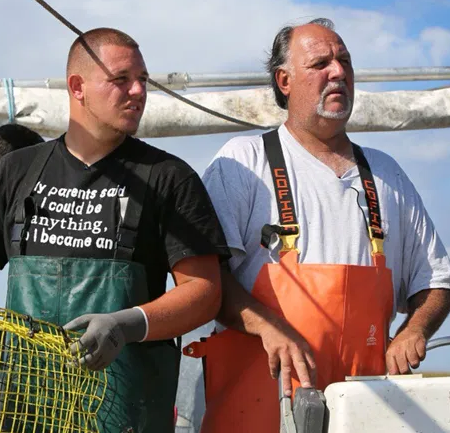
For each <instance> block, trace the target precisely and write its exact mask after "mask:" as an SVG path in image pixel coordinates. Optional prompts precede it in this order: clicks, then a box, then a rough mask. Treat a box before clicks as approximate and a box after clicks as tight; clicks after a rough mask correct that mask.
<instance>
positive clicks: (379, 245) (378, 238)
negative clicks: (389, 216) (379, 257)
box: [369, 226, 384, 255]
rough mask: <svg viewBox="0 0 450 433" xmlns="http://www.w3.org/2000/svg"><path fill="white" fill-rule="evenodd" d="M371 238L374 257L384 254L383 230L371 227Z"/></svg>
mask: <svg viewBox="0 0 450 433" xmlns="http://www.w3.org/2000/svg"><path fill="white" fill-rule="evenodd" d="M369 238H370V242H371V244H372V255H374V254H384V249H383V244H384V233H383V230H382V229H380V228H378V227H372V226H370V227H369Z"/></svg>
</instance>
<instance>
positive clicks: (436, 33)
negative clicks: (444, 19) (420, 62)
mask: <svg viewBox="0 0 450 433" xmlns="http://www.w3.org/2000/svg"><path fill="white" fill-rule="evenodd" d="M420 39H421V41H422V42H423V44H424V45H426V46H428V47H429V52H430V58H431V60H432V62H433V64H435V65H442V64H443V63H444V61H445V59H447V58H448V56H449V54H450V31H448V30H446V29H443V28H440V27H431V28H427V29H425V30H423V31H422V33H421V34H420Z"/></svg>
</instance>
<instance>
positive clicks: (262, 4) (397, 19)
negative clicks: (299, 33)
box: [0, 0, 450, 78]
mask: <svg viewBox="0 0 450 433" xmlns="http://www.w3.org/2000/svg"><path fill="white" fill-rule="evenodd" d="M52 6H53V7H54V8H55V9H57V10H58V11H59V12H61V13H62V14H63V15H64V16H66V17H67V18H68V19H69V20H71V21H72V22H73V24H74V25H75V26H77V27H78V28H80V29H81V30H87V29H89V28H92V27H98V26H110V27H117V28H120V29H122V30H124V31H125V32H127V33H129V34H130V35H132V36H134V37H135V38H136V39H137V40H138V42H139V43H140V45H141V47H142V51H143V53H144V56H145V58H146V61H147V64H148V67H149V70H150V71H154V72H163V71H164V72H171V71H190V72H218V71H223V72H226V71H243V70H247V71H248V70H262V69H263V61H264V59H265V51H266V50H267V49H269V48H270V45H271V42H272V39H273V37H274V35H275V33H276V31H277V30H278V29H279V28H281V27H282V26H283V25H285V24H286V23H293V22H305V21H307V20H309V19H311V18H316V17H318V16H327V17H330V18H332V19H333V20H334V21H335V23H336V26H337V29H338V31H339V32H340V33H341V34H342V36H343V38H344V40H345V41H346V43H347V45H348V46H349V48H350V50H351V51H352V54H353V58H354V61H355V65H356V66H357V67H386V66H391V67H393V66H423V65H428V64H430V62H431V63H433V64H435V65H438V64H444V63H445V61H448V59H449V54H450V49H449V47H450V44H448V37H449V34H450V33H449V32H448V31H447V30H445V29H441V28H428V29H423V31H422V34H421V35H420V36H415V37H410V36H408V32H407V28H408V24H409V23H408V21H407V17H405V16H404V15H401V14H399V15H398V16H397V15H395V14H393V13H392V12H390V13H381V12H377V11H369V10H364V9H361V8H360V9H351V8H348V7H341V6H336V5H335V4H332V3H331V2H330V3H308V2H304V3H294V2H293V1H292V0H245V1H243V0H227V1H225V0H209V1H208V2H205V1H204V0H190V1H189V2H187V1H185V0H172V1H166V2H160V1H156V0H134V1H133V2H127V1H125V0H78V1H67V0H54V1H52ZM2 15H3V16H5V15H9V16H10V18H11V19H9V20H6V22H5V23H4V25H2V27H1V28H0V36H1V37H2V40H7V41H8V50H4V51H3V52H2V65H5V68H6V70H7V71H8V73H7V74H6V75H7V76H14V77H17V76H21V77H25V76H26V77H28V78H34V77H42V76H44V75H43V74H45V76H55V75H56V74H57V75H59V76H62V75H63V71H64V66H65V57H66V54H67V50H68V48H69V46H70V43H71V42H72V40H73V39H74V37H75V35H74V34H73V33H71V32H70V31H69V30H68V29H66V28H64V27H63V25H62V24H60V23H58V22H57V21H56V19H55V18H53V17H52V16H51V15H50V14H48V13H47V12H46V11H45V10H43V9H42V8H41V7H40V6H39V5H37V4H36V3H33V2H29V1H27V0H15V1H14V2H12V1H10V2H9V5H8V8H7V9H6V10H4V11H3V13H2ZM17 16H20V17H21V20H20V24H21V25H20V27H18V26H17V23H18V21H17V20H16V19H14V17H17ZM430 47H431V48H430ZM429 50H431V51H430V52H431V54H430V55H429V54H428V51H429Z"/></svg>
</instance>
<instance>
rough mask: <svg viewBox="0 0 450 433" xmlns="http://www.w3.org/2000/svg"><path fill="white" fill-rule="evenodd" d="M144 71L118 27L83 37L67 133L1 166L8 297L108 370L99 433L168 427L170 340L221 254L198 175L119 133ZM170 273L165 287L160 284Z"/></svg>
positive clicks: (135, 112) (130, 116)
mask: <svg viewBox="0 0 450 433" xmlns="http://www.w3.org/2000/svg"><path fill="white" fill-rule="evenodd" d="M147 77H148V72H147V68H146V65H145V62H144V59H143V57H142V54H141V52H140V50H139V46H138V44H137V43H136V42H135V41H134V40H133V39H132V38H131V37H130V36H128V35H126V34H125V33H123V32H121V31H119V30H115V29H109V28H99V29H94V30H91V31H89V32H86V33H85V34H83V35H82V36H80V37H78V38H77V39H76V40H75V41H74V43H73V45H72V47H71V49H70V51H69V56H68V62H67V87H68V91H69V100H70V120H69V128H68V131H67V133H66V134H64V135H62V136H61V137H59V138H58V139H56V140H53V141H50V142H48V143H45V144H42V145H37V146H34V147H29V148H27V149H21V150H18V151H16V152H12V153H11V154H10V155H7V156H5V157H4V158H3V159H2V160H1V163H0V237H1V239H2V242H1V245H0V268H2V267H3V266H4V265H5V264H6V263H7V262H9V264H10V266H9V278H8V295H7V306H8V307H9V308H11V309H13V310H15V311H18V312H20V313H22V314H27V315H31V316H32V317H34V318H38V319H43V320H46V321H49V322H52V323H56V324H59V325H64V324H66V329H85V330H86V331H85V332H84V334H83V335H82V336H81V338H80V340H79V341H78V342H77V343H74V344H73V346H72V351H73V353H74V355H78V356H80V363H81V364H85V365H86V366H87V367H89V368H91V369H93V370H99V369H103V368H105V367H108V366H109V367H108V369H107V373H108V389H107V395H106V398H105V401H104V403H103V405H102V407H101V409H100V411H99V412H98V413H97V417H96V418H97V421H96V422H97V423H98V425H99V428H100V432H102V433H103V432H105V433H106V432H108V433H123V432H125V431H126V432H136V433H137V432H140V433H150V432H161V433H166V432H167V433H168V432H173V406H174V402H175V394H176V388H177V380H178V367H179V357H180V352H179V348H177V347H176V345H175V342H174V337H177V336H180V335H182V334H184V333H186V332H188V331H190V330H191V329H194V328H196V327H197V326H199V325H201V324H203V323H205V322H208V321H209V320H211V319H212V318H213V317H214V316H215V315H216V314H217V311H218V310H219V307H220V299H221V289H220V268H219V260H218V259H219V257H221V256H223V257H227V256H228V252H227V251H228V249H227V247H226V245H225V239H224V236H223V232H222V230H221V228H220V225H219V223H218V220H217V218H216V215H215V212H214V209H213V207H212V204H211V202H210V200H209V198H208V195H207V193H206V191H205V189H204V187H203V184H202V182H201V180H200V178H199V177H198V176H197V174H196V173H195V172H194V171H193V170H192V169H191V168H190V167H189V166H188V165H187V164H186V163H185V162H183V161H181V160H180V159H179V158H177V157H175V156H173V155H170V154H168V153H166V152H163V151H161V150H159V149H156V148H155V147H152V146H149V145H148V144H146V143H144V142H142V141H139V140H137V139H135V138H133V137H131V135H133V134H135V133H136V131H137V129H138V126H139V122H140V119H141V117H142V114H143V112H144V108H145V102H146V97H147V90H146V82H147ZM169 272H170V273H171V274H172V276H173V278H174V280H175V283H176V287H175V288H174V289H173V290H171V291H170V292H168V293H166V280H167V275H168V273H169ZM67 322H69V323H67ZM80 352H81V354H80ZM30 410H31V409H30ZM39 419H41V418H39ZM14 422H17V423H18V422H19V421H17V420H16V419H15V421H14ZM47 422H48V423H49V422H50V421H47ZM51 422H52V424H51V425H52V426H54V424H53V420H52V421H51ZM55 422H58V421H55ZM80 422H81V421H80ZM44 425H45V421H44ZM47 425H49V424H47ZM24 428H25V427H24ZM55 428H56V427H55ZM61 428H62V427H61ZM64 428H68V427H67V426H66V425H65V426H64ZM85 428H86V429H89V428H90V427H88V426H85ZM21 429H22V427H20V430H21ZM44 429H45V428H44ZM18 430H19V427H18V426H17V425H15V426H13V429H12V430H11V431H18Z"/></svg>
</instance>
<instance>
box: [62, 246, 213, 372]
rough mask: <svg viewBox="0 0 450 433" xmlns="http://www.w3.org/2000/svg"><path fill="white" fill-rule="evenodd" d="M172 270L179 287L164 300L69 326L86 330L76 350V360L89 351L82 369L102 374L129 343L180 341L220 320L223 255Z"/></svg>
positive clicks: (181, 263)
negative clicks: (178, 338)
mask: <svg viewBox="0 0 450 433" xmlns="http://www.w3.org/2000/svg"><path fill="white" fill-rule="evenodd" d="M172 271H173V276H174V280H175V283H176V287H174V288H173V289H172V290H170V291H168V292H166V293H165V294H164V295H162V296H161V297H159V298H158V299H155V300H154V301H152V302H149V303H147V304H144V305H141V306H139V307H138V308H128V309H125V310H121V311H117V312H114V313H110V314H85V315H83V316H80V317H78V318H76V319H74V320H72V321H71V322H69V323H68V324H67V325H65V329H71V330H79V329H86V332H85V333H84V334H83V335H82V336H81V338H80V339H79V341H78V342H76V343H74V344H73V345H72V346H71V350H72V353H73V354H74V355H76V354H77V353H78V351H80V350H81V351H82V352H83V356H82V357H81V359H80V363H81V364H86V366H87V367H89V368H90V369H92V370H101V369H103V368H105V367H107V366H108V365H109V364H111V362H113V361H114V360H115V359H116V357H117V356H118V355H119V353H120V351H121V350H122V348H123V346H124V345H125V344H128V343H134V342H140V341H150V340H168V339H171V338H175V337H178V336H180V335H183V334H185V333H187V332H189V331H191V330H193V329H195V328H197V327H199V326H200V325H203V324H204V323H207V322H209V321H210V320H212V319H213V318H214V317H215V316H216V314H217V312H218V310H219V307H220V301H221V289H220V270H219V261H218V258H217V256H215V255H209V256H196V257H189V258H186V259H183V260H180V261H179V262H177V263H176V264H175V266H174V267H173V270H172ZM84 351H87V353H84Z"/></svg>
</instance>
